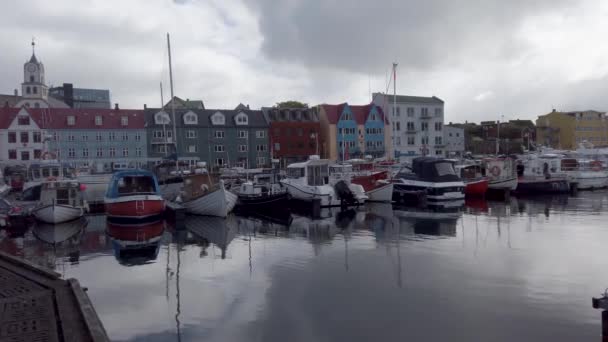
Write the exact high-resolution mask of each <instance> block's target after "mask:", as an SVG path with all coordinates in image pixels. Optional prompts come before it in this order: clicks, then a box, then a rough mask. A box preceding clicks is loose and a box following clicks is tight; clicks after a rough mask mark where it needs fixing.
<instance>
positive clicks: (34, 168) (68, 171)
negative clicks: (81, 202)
mask: <svg viewBox="0 0 608 342" xmlns="http://www.w3.org/2000/svg"><path fill="white" fill-rule="evenodd" d="M72 173H73V169H72V168H71V167H70V166H69V165H67V164H60V163H43V164H32V165H31V166H30V167H29V168H28V170H27V177H28V179H29V180H30V181H43V180H48V179H49V178H50V179H52V178H55V179H57V178H64V177H65V178H70V177H71V176H72Z"/></svg>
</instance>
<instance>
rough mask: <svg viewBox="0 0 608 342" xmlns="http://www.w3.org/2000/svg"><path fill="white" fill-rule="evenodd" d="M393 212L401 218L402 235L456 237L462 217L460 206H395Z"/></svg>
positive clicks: (400, 229)
mask: <svg viewBox="0 0 608 342" xmlns="http://www.w3.org/2000/svg"><path fill="white" fill-rule="evenodd" d="M393 212H394V215H395V217H396V218H398V220H399V231H400V234H401V235H402V236H403V234H406V235H413V236H423V237H424V236H444V237H455V236H456V227H457V224H458V220H459V219H460V218H461V217H462V209H461V208H459V207H456V208H449V209H448V208H445V209H442V210H424V209H418V208H404V207H395V208H394V210H393Z"/></svg>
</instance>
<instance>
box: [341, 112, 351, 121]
mask: <svg viewBox="0 0 608 342" xmlns="http://www.w3.org/2000/svg"><path fill="white" fill-rule="evenodd" d="M352 119H353V116H352V114H350V113H344V114H342V120H344V121H346V120H352Z"/></svg>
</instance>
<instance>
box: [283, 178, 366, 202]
mask: <svg viewBox="0 0 608 342" xmlns="http://www.w3.org/2000/svg"><path fill="white" fill-rule="evenodd" d="M281 184H283V185H284V186H285V187H286V188H287V192H288V193H289V195H290V196H291V198H292V199H295V200H300V201H303V202H312V201H314V200H317V199H320V200H321V207H338V206H341V205H342V202H341V201H340V199H338V196H337V195H336V193H335V191H334V188H333V187H332V186H331V185H322V186H309V185H303V184H295V183H290V182H282V183H281ZM348 188H349V190H350V191H351V192H352V193H353V195H354V196H355V199H356V201H357V204H359V205H360V204H364V203H365V201H366V200H367V198H368V197H367V196H366V195H365V192H364V190H363V187H362V186H361V185H358V184H350V185H349V186H348Z"/></svg>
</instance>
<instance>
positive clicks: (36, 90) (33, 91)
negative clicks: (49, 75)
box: [22, 87, 38, 160]
mask: <svg viewBox="0 0 608 342" xmlns="http://www.w3.org/2000/svg"><path fill="white" fill-rule="evenodd" d="M32 93H34V94H38V87H32ZM28 154H29V153H28ZM22 160H26V159H22Z"/></svg>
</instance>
